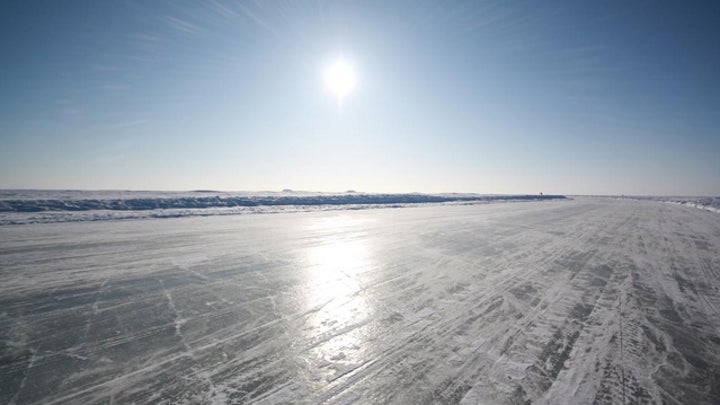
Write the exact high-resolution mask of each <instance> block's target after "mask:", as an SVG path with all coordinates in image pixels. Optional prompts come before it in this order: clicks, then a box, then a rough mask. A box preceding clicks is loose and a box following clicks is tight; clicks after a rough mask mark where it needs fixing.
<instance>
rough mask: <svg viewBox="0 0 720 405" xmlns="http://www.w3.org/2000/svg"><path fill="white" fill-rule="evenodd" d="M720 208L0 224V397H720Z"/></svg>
mask: <svg viewBox="0 0 720 405" xmlns="http://www.w3.org/2000/svg"><path fill="white" fill-rule="evenodd" d="M719 253H720V216H719V215H717V214H715V213H712V212H707V211H704V210H698V209H692V208H688V207H684V206H680V205H674V204H660V203H657V202H654V201H638V200H629V199H625V200H620V199H617V200H613V199H600V198H575V199H573V200H544V201H532V202H524V203H521V204H520V203H508V204H472V205H457V204H456V205H453V204H423V205H421V206H418V207H417V208H413V209H409V208H401V209H373V210H342V211H312V212H294V213H276V214H273V215H233V216H208V217H184V218H170V219H163V220H158V219H136V220H128V221H110V220H107V221H86V222H65V223H46V224H26V225H5V226H2V227H0V403H7V404H69V403H83V404H105V403H159V404H177V403H179V404H224V403H256V404H277V403H308V404H316V403H331V404H347V403H355V404H379V403H399V404H419V403H461V404H476V403H481V404H523V403H530V402H532V403H534V404H580V403H583V404H590V403H596V404H619V403H658V404H660V403H686V404H717V403H720V254H719Z"/></svg>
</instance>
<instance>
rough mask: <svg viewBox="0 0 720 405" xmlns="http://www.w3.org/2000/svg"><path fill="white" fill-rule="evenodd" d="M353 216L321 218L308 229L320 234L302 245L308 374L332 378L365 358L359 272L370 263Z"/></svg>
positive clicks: (365, 314)
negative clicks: (310, 369) (305, 247)
mask: <svg viewBox="0 0 720 405" xmlns="http://www.w3.org/2000/svg"><path fill="white" fill-rule="evenodd" d="M356 225H357V222H356V221H353V220H352V219H350V218H345V217H335V218H326V219H323V220H321V221H318V222H316V223H314V224H313V225H312V227H311V229H312V230H313V231H315V232H318V233H319V234H320V236H321V239H320V241H319V244H317V245H315V246H313V247H311V248H309V249H308V250H307V257H306V260H307V266H306V273H305V275H306V278H307V282H306V284H305V285H306V287H307V290H306V291H305V299H306V302H307V305H308V308H309V316H308V318H307V323H306V328H305V337H306V339H307V344H308V349H309V350H308V354H310V356H309V358H308V359H307V360H309V361H310V362H311V364H312V365H313V369H314V370H313V372H312V374H313V377H314V379H319V380H322V381H319V382H320V383H323V381H324V382H328V381H333V380H334V379H336V378H339V377H341V376H343V375H345V374H347V373H349V372H351V371H352V370H354V369H356V368H357V367H359V366H361V365H362V364H363V363H364V362H365V356H364V353H365V338H364V334H365V331H364V328H363V326H364V325H366V324H367V323H368V321H369V319H371V317H370V315H371V314H370V308H369V307H368V301H367V298H366V297H365V296H364V290H363V284H362V278H361V277H362V275H363V273H365V272H366V271H368V270H369V269H371V268H372V254H371V249H370V248H369V246H368V243H367V241H366V240H365V239H363V238H361V237H360V238H359V237H358V235H357V234H356V233H355V234H354V233H353V231H354V229H355V226H356Z"/></svg>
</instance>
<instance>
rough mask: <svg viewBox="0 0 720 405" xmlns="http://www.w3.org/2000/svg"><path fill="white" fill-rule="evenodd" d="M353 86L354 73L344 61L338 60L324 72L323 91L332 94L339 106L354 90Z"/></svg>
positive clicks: (355, 83) (355, 80)
mask: <svg viewBox="0 0 720 405" xmlns="http://www.w3.org/2000/svg"><path fill="white" fill-rule="evenodd" d="M355 86H357V77H356V76H355V71H354V70H353V68H352V67H351V66H350V65H349V64H347V62H345V60H344V59H338V60H337V61H335V62H334V63H333V64H332V65H330V66H329V67H328V68H327V70H326V71H325V90H326V91H328V92H330V93H332V94H333V95H334V96H335V97H336V98H337V100H338V103H339V104H342V102H343V100H344V99H345V97H347V96H348V95H349V94H350V93H352V91H353V90H355Z"/></svg>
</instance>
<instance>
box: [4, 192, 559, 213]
mask: <svg viewBox="0 0 720 405" xmlns="http://www.w3.org/2000/svg"><path fill="white" fill-rule="evenodd" d="M193 192H205V191H193ZM218 194H221V193H218ZM566 198H567V197H565V196H564V195H541V194H538V195H528V194H524V195H472V194H360V193H344V194H318V195H293V196H284V195H274V196H261V195H247V196H227V197H225V196H223V197H221V196H219V195H217V196H208V197H189V196H182V197H177V198H163V197H154V198H153V197H149V198H109V199H103V198H88V199H70V198H68V199H64V198H62V199H61V198H53V199H6V200H0V212H42V211H91V210H110V211H148V210H157V209H187V208H197V209H203V208H232V207H258V206H311V205H318V206H320V205H354V204H363V205H375V204H378V205H381V204H422V203H446V202H483V201H487V202H491V201H537V200H558V199H566Z"/></svg>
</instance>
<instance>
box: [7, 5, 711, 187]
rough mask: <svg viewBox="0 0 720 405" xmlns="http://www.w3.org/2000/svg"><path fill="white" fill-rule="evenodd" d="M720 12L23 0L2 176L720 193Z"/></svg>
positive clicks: (16, 11) (28, 183)
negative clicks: (339, 92) (342, 77)
mask: <svg viewBox="0 0 720 405" xmlns="http://www.w3.org/2000/svg"><path fill="white" fill-rule="evenodd" d="M719 20H720V3H717V2H708V3H701V2H658V1H647V2H643V1H632V2H628V1H602V2H576V1H567V2H553V1H549V2H532V1H531V2H507V1H485V2H483V1H470V2H439V1H438V2H415V1H413V2H401V1H393V2H386V1H377V2H374V1H361V2H349V1H339V2H316V1H313V2H288V3H276V2H265V1H262V2H238V1H192V2H190V1H188V2H179V1H167V2H159V1H137V2H132V1H126V2H120V1H118V2H97V1H63V2H57V1H34V2H23V1H17V2H10V3H6V4H5V5H4V8H3V13H2V15H1V16H0V34H1V35H0V51H1V55H2V57H1V59H2V63H0V145H2V147H0V188H83V189H163V190H189V189H222V190H279V189H284V188H292V189H303V190H321V191H343V190H346V189H355V190H362V191H379V192H411V191H418V192H479V193H533V194H534V193H537V192H540V191H543V192H545V193H567V194H576V193H577V194H621V193H623V194H659V195H663V194H664V195H667V194H675V195H680V194H684V195H720V75H718V72H720V24H717V21H719ZM340 57H343V58H344V59H345V60H346V61H347V62H348V63H349V64H350V65H351V66H352V67H353V68H354V70H355V73H356V75H357V77H358V85H357V88H356V90H355V91H354V92H353V93H352V94H351V95H349V96H348V97H347V98H346V100H345V101H344V103H343V105H342V106H341V107H339V106H338V104H337V102H336V100H335V99H334V98H333V97H332V96H331V95H330V94H328V93H327V92H326V91H325V90H324V89H323V73H324V71H325V70H326V68H327V67H328V66H329V65H330V64H332V63H333V61H335V60H337V59H338V58H340Z"/></svg>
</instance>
